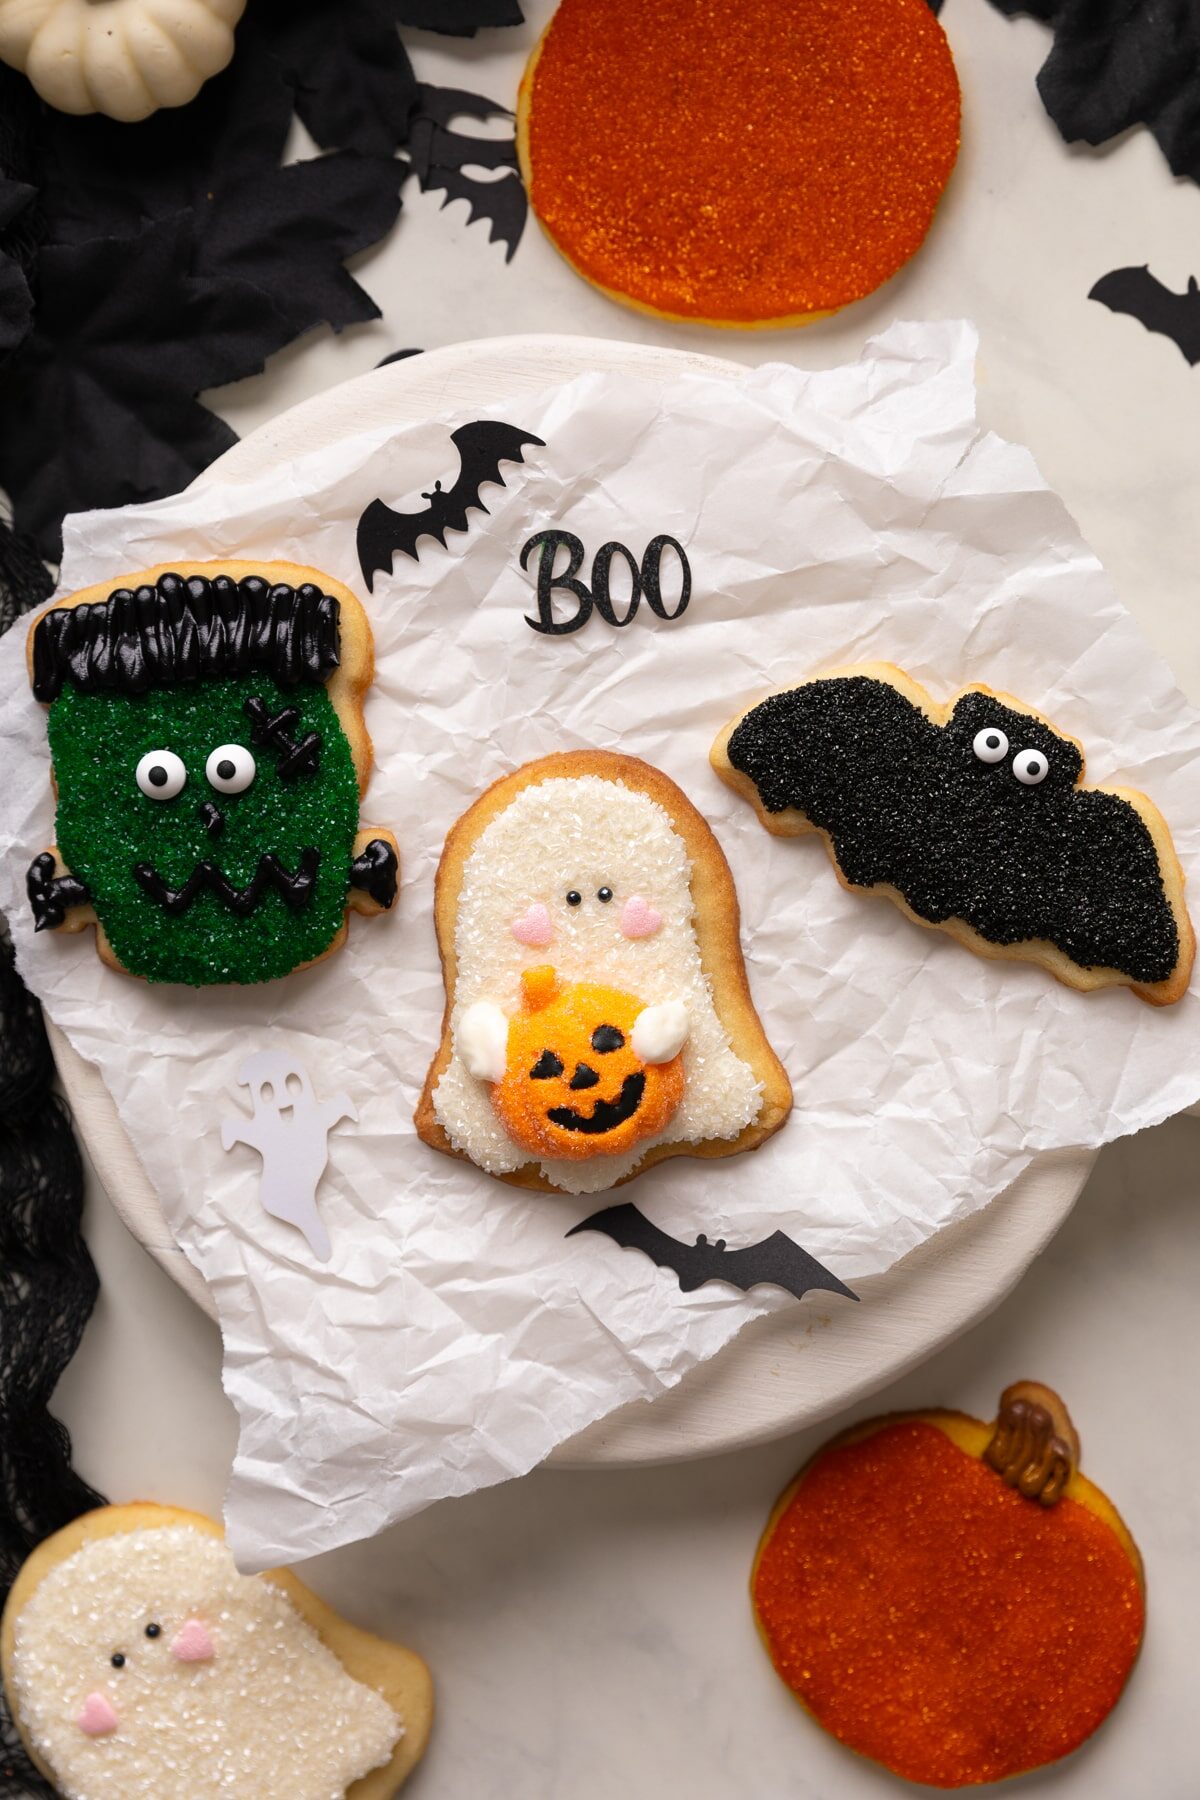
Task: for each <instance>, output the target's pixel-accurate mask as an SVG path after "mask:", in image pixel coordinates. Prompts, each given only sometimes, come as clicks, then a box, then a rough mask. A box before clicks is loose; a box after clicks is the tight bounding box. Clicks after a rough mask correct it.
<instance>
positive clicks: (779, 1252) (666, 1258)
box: [567, 1202, 858, 1300]
mask: <svg viewBox="0 0 1200 1800" xmlns="http://www.w3.org/2000/svg"><path fill="white" fill-rule="evenodd" d="M580 1231H599V1232H602V1233H603V1234H604V1236H605V1237H610V1238H611V1239H612V1241H613V1243H614V1244H619V1245H620V1247H621V1248H622V1250H641V1251H642V1252H643V1254H644V1255H646V1256H648V1257H649V1258H650V1259H651V1261H652V1262H655V1263H657V1265H658V1267H659V1268H660V1269H671V1270H673V1271H674V1273H675V1274H676V1275H677V1276H678V1278H679V1285H680V1287H681V1288H682V1289H683V1291H684V1293H685V1294H690V1293H692V1292H693V1291H694V1290H695V1289H696V1288H698V1287H704V1285H705V1284H706V1283H707V1282H710V1281H727V1282H728V1283H729V1285H730V1287H736V1288H741V1289H742V1291H743V1293H748V1292H749V1290H750V1289H751V1288H752V1287H762V1286H764V1285H769V1286H771V1287H781V1288H786V1289H787V1291H788V1293H789V1294H794V1295H795V1296H796V1298H797V1300H801V1299H803V1297H804V1295H805V1294H807V1293H809V1292H810V1291H811V1290H812V1289H813V1288H824V1289H826V1290H827V1292H829V1293H831V1294H844V1295H845V1297H846V1299H847V1300H857V1299H858V1295H857V1294H855V1293H853V1292H852V1291H851V1290H850V1289H849V1288H848V1287H847V1286H846V1284H845V1282H844V1281H839V1280H838V1278H837V1276H836V1275H831V1274H830V1272H829V1270H828V1269H827V1268H825V1267H824V1265H823V1264H822V1263H819V1262H818V1261H817V1259H816V1257H815V1256H810V1255H809V1254H808V1251H807V1250H802V1249H801V1248H800V1246H799V1244H796V1243H793V1241H792V1239H791V1238H790V1237H788V1235H787V1233H786V1232H784V1231H773V1232H772V1233H771V1235H770V1237H769V1238H763V1240H762V1242H761V1243H758V1244H745V1245H743V1247H742V1248H741V1249H740V1250H729V1249H727V1248H726V1246H725V1239H724V1238H717V1240H716V1242H715V1243H711V1244H710V1243H709V1241H708V1239H707V1238H706V1237H705V1236H704V1234H703V1233H701V1235H700V1236H699V1237H698V1238H697V1239H696V1242H695V1243H694V1244H684V1243H681V1242H680V1240H679V1239H678V1238H673V1237H670V1236H668V1234H667V1233H666V1232H665V1231H660V1230H659V1228H658V1226H657V1225H652V1224H651V1223H650V1220H649V1219H648V1218H647V1217H646V1216H645V1214H644V1213H642V1212H639V1211H638V1209H637V1207H636V1206H633V1205H631V1204H630V1203H629V1202H626V1203H625V1204H624V1205H621V1206H606V1207H605V1208H604V1211H603V1212H598V1213H593V1214H592V1215H591V1217H590V1218H587V1219H584V1220H583V1222H582V1224H580V1225H573V1226H572V1227H571V1229H570V1231H568V1233H567V1236H568V1237H574V1236H575V1235H576V1233H577V1232H580Z"/></svg>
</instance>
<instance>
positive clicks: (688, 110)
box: [517, 0, 960, 326]
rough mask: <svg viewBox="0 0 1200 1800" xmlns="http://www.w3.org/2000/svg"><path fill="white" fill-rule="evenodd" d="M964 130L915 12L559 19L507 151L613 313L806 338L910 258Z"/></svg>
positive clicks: (760, 1)
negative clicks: (805, 329) (806, 327)
mask: <svg viewBox="0 0 1200 1800" xmlns="http://www.w3.org/2000/svg"><path fill="white" fill-rule="evenodd" d="M959 116H960V104H959V88H958V79H957V76H956V74H955V71H954V62H953V59H952V57H951V54H950V48H949V45H948V44H947V42H946V37H945V33H944V32H943V31H942V28H941V26H940V25H939V24H938V21H937V19H936V18H935V17H934V16H933V14H932V12H931V11H930V9H929V7H928V5H927V4H926V0H705V4H704V5H703V6H697V5H696V3H695V0H646V3H645V4H642V5H631V4H630V3H629V0H561V4H560V6H559V8H558V11H557V12H556V13H555V15H554V18H553V19H552V20H551V22H550V25H549V27H548V28H547V30H546V32H545V34H544V35H543V37H542V39H541V42H540V43H539V44H538V46H537V47H536V49H535V51H534V53H533V56H532V57H531V59H530V62H529V66H528V68H527V69H526V72H525V77H524V80H523V82H522V84H521V96H520V102H519V109H518V129H517V144H518V151H519V154H520V158H521V166H522V170H523V173H524V176H525V183H526V187H527V188H528V190H529V195H530V200H531V202H532V205H533V209H534V211H535V213H536V214H537V216H538V218H539V219H540V220H541V222H542V224H543V226H544V227H545V229H546V231H547V232H548V234H549V236H550V238H551V239H552V241H553V242H554V244H555V245H556V246H557V248H558V249H559V250H560V251H561V252H562V254H563V255H564V256H565V257H566V258H567V260H568V262H570V263H571V264H572V265H573V266H574V268H575V269H576V270H577V271H578V272H579V273H580V274H581V275H583V276H585V277H586V279H587V280H589V281H591V282H593V283H594V284H595V285H596V286H597V287H600V288H601V289H603V290H604V292H606V293H607V294H608V295H609V296H610V297H611V298H613V299H615V300H620V301H624V302H625V303H627V304H628V305H631V306H634V307H638V308H640V309H641V310H643V311H648V312H652V313H656V314H658V315H661V316H663V317H666V318H672V319H680V320H697V321H701V322H703V323H706V324H711V325H726V326H758V325H788V324H791V325H797V324H804V323H807V322H808V321H809V320H811V319H813V318H819V317H822V316H823V315H824V314H826V313H829V312H833V311H836V309H837V308H838V307H841V306H845V305H847V304H848V303H849V302H850V301H852V300H861V299H862V298H863V297H864V295H866V294H869V293H871V292H873V290H874V289H875V288H877V287H878V286H879V285H880V283H881V282H884V281H886V280H887V279H888V278H889V276H892V275H894V274H895V273H896V271H897V270H898V269H900V268H901V267H902V266H903V265H904V263H905V262H907V260H908V258H909V257H910V256H912V254H913V252H914V251H915V250H917V249H918V247H919V246H920V244H921V242H922V240H923V238H924V236H925V234H926V232H927V231H928V229H929V225H930V221H931V220H932V218H933V213H934V208H935V207H936V206H937V203H938V200H939V199H940V197H941V194H942V190H943V189H944V187H945V185H946V182H947V180H948V179H949V175H950V171H951V169H952V168H953V167H954V160H955V157H956V156H957V154H958V143H959Z"/></svg>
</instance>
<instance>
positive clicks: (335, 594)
mask: <svg viewBox="0 0 1200 1800" xmlns="http://www.w3.org/2000/svg"><path fill="white" fill-rule="evenodd" d="M27 657H28V664H29V677H30V682H31V684H32V687H33V692H34V694H35V695H36V696H37V698H38V699H39V700H41V701H42V702H44V704H45V705H46V706H47V707H48V708H49V720H48V729H49V739H50V754H51V757H52V758H53V763H54V769H53V779H54V785H55V790H56V794H57V798H58V815H57V834H58V843H57V844H56V845H55V846H54V847H53V848H51V849H49V850H44V851H42V852H41V853H40V854H39V855H38V856H36V857H35V858H34V859H33V862H32V864H31V865H30V869H29V873H28V876H27V887H28V892H29V900H30V904H31V906H32V909H33V914H34V919H35V922H36V926H37V929H38V930H39V931H44V930H50V929H57V928H60V927H61V928H62V929H64V930H66V931H80V930H82V929H83V928H84V927H85V926H87V925H90V924H94V925H95V926H96V945H97V949H98V951H99V953H100V956H101V957H102V958H103V960H104V961H105V962H106V963H108V964H109V965H110V967H112V968H114V969H123V970H125V971H126V972H127V973H128V974H131V975H139V976H142V977H143V978H144V979H145V980H147V981H177V982H185V983H187V984H189V985H190V986H193V987H204V986H207V985H209V984H210V983H213V982H242V983H248V982H258V981H270V980H273V979H274V978H276V977H277V976H281V975H286V974H288V973H289V971H291V970H293V969H300V968H307V967H308V965H309V964H310V963H314V962H318V961H320V959H321V958H322V957H325V956H328V955H330V954H331V953H332V952H333V951H334V950H336V949H338V947H339V946H340V945H341V943H342V942H343V940H344V938H345V936H346V929H347V914H348V912H349V911H354V912H361V913H367V914H372V913H379V912H382V911H385V910H386V909H387V908H388V907H390V906H391V904H392V902H393V900H394V899H395V895H396V882H397V871H398V868H399V861H398V857H397V852H396V841H395V839H394V838H393V836H392V834H391V833H390V832H389V831H382V830H376V829H375V828H373V827H366V826H362V825H361V824H360V822H359V813H358V808H359V800H360V797H361V796H362V794H363V793H364V792H365V790H366V786H367V780H368V777H369V775H370V770H371V740H370V738H369V737H368V736H367V731H366V727H365V725H364V723H363V697H364V695H365V693H366V690H367V688H368V687H369V685H370V682H371V677H372V673H373V670H374V651H373V646H372V642H371V630H370V626H369V625H368V623H367V617H366V614H365V613H364V612H363V609H362V607H361V606H360V605H359V603H358V601H357V600H356V599H355V598H354V596H353V594H351V593H350V591H349V589H348V588H344V587H342V586H341V584H340V583H339V582H335V581H331V580H330V579H329V578H328V577H327V576H325V575H322V574H320V573H319V572H318V571H317V570H315V569H306V568H300V567H298V566H296V565H295V564H293V563H279V562H276V563H270V562H262V563H260V562H253V563H251V562H219V563H215V562H214V563H176V564H174V565H173V566H171V567H170V568H168V567H166V566H165V565H164V566H159V567H158V568H154V569H146V570H143V571H142V572H141V573H139V574H136V575H129V576H126V577H125V578H124V580H122V581H118V582H105V583H103V584H101V585H99V586H96V587H91V588H85V589H84V590H82V592H80V593H76V594H72V595H70V596H69V597H68V598H67V599H65V600H60V601H58V602H57V603H56V604H55V605H54V606H52V607H50V608H49V609H48V611H46V612H44V613H42V614H41V616H40V617H39V618H38V619H37V620H35V622H34V624H33V626H32V627H31V629H30V632H29V638H28V645H27Z"/></svg>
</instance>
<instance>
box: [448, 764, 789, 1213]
mask: <svg viewBox="0 0 1200 1800" xmlns="http://www.w3.org/2000/svg"><path fill="white" fill-rule="evenodd" d="M435 913H436V922H437V933H438V944H439V947H440V949H441V954H442V964H443V969H444V974H445V981H446V1015H445V1020H444V1024H443V1029H442V1042H441V1046H440V1048H439V1050H438V1053H437V1056H436V1057H435V1058H434V1061H433V1066H432V1068H431V1069H430V1071H429V1075H428V1077H427V1079H426V1082H425V1091H424V1093H423V1094H422V1096H421V1102H420V1105H419V1107H418V1109H417V1130H418V1132H419V1133H420V1135H421V1137H422V1138H424V1140H425V1142H426V1143H427V1144H432V1145H433V1146H434V1147H435V1148H436V1149H439V1150H445V1151H449V1152H452V1153H455V1154H458V1155H460V1156H465V1157H469V1158H470V1160H471V1161H472V1162H475V1163H477V1164H478V1165H479V1167H480V1168H481V1169H485V1170H487V1172H488V1173H489V1174H493V1175H499V1176H503V1177H504V1178H505V1179H506V1180H509V1181H513V1182H515V1183H517V1184H518V1185H520V1186H522V1187H535V1188H543V1189H547V1188H549V1189H558V1190H562V1191H564V1192H567V1193H594V1192H596V1191H597V1190H598V1189H600V1188H607V1187H612V1186H613V1185H615V1184H616V1183H617V1182H621V1181H625V1180H628V1178H629V1177H630V1176H631V1175H633V1174H635V1173H636V1172H638V1171H639V1170H642V1169H645V1168H648V1167H649V1166H650V1165H651V1164H652V1163H655V1162H658V1161H661V1159H662V1158H663V1157H666V1156H679V1155H684V1154H687V1155H692V1156H729V1155H731V1154H732V1153H733V1152H734V1151H737V1150H751V1149H754V1148H755V1147H756V1146H757V1145H759V1144H760V1143H762V1141H763V1140H764V1139H765V1138H767V1137H769V1136H770V1135H771V1133H772V1132H773V1131H776V1130H778V1128H779V1126H780V1125H782V1123H783V1121H784V1119H785V1118H786V1117H787V1114H788V1112H789V1110H790V1108H791V1103H792V1094H791V1088H790V1086H789V1083H788V1079H787V1076H786V1075H785V1073H784V1071H783V1069H782V1067H781V1065H780V1063H779V1061H778V1059H777V1058H776V1056H775V1054H774V1052H773V1051H772V1050H771V1047H770V1045H769V1044H768V1043H767V1040H766V1037H765V1036H764V1034H763V1029H762V1026H761V1025H760V1023H759V1020H758V1015H757V1013H756V1012H755V1010H754V1005H753V1002H752V1000H751V998H750V991H749V988H748V986H747V983H746V972H745V968H744V966H743V962H742V951H741V943H740V940H739V936H738V905H737V896H736V894H735V893H734V888H733V879H732V877H731V875H730V873H729V866H728V864H727V863H726V861H725V858H724V856H723V855H722V853H721V850H720V846H719V845H718V844H717V841H716V839H715V838H714V837H713V835H712V832H711V831H710V830H709V828H708V826H707V825H706V824H705V822H704V820H703V819H702V818H701V817H700V815H699V813H698V812H697V811H696V810H695V808H694V807H693V806H692V805H691V804H690V803H689V802H688V801H687V800H686V799H685V798H684V796H683V794H681V793H680V791H679V789H678V788H677V787H676V786H675V785H674V783H673V782H671V781H668V780H667V778H666V777H665V776H664V775H660V774H659V773H658V771H657V770H655V769H652V768H649V767H648V766H647V764H645V763H642V762H638V761H636V760H635V759H634V758H633V757H630V756H616V755H610V754H608V753H607V752H602V751H578V752H568V753H565V754H561V755H557V756H548V757H544V758H543V759H542V760H541V761H540V762H534V763H527V764H526V765H525V767H524V768H523V769H519V770H518V771H517V772H516V774H514V775H510V776H507V777H506V778H505V779H504V780H502V781H498V782H496V783H495V785H494V786H493V787H491V788H489V789H488V791H487V792H486V793H485V794H484V795H483V796H482V798H481V799H479V800H477V801H476V803H475V805H474V806H472V807H471V809H470V810H469V811H468V812H467V813H465V814H464V815H463V817H462V818H461V819H460V820H459V822H458V824H457V825H456V826H455V827H454V829H453V830H452V831H451V833H450V836H449V838H448V839H447V841H446V848H445V850H444V852H443V854H442V860H441V865H440V867H439V869H438V876H437V889H436V897H435Z"/></svg>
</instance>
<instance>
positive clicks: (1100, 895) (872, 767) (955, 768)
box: [712, 663, 1195, 1006]
mask: <svg viewBox="0 0 1200 1800" xmlns="http://www.w3.org/2000/svg"><path fill="white" fill-rule="evenodd" d="M712 764H713V767H714V768H715V769H716V771H717V773H718V774H719V775H720V776H721V777H722V779H723V780H725V781H727V782H728V783H729V785H730V786H731V787H732V788H734V789H735V790H736V791H737V792H738V793H740V794H741V795H743V796H744V798H745V799H747V800H749V801H750V803H751V805H752V806H753V807H754V808H755V811H756V812H757V813H758V816H759V818H760V819H761V821H762V823H763V824H764V825H765V826H766V828H767V830H768V831H771V832H774V833H776V834H777V835H779V836H781V837H799V836H800V835H802V834H803V833H805V832H809V831H817V832H819V833H820V834H821V837H822V838H823V840H824V843H825V847H826V849H827V850H828V852H829V854H830V856H831V858H832V859H833V864H834V868H835V869H836V871H837V874H838V877H839V879H840V880H841V882H842V884H843V886H845V887H848V888H854V889H857V890H860V891H869V892H872V893H878V894H884V895H886V896H887V898H888V899H890V900H892V901H894V902H895V903H896V905H898V906H899V907H900V908H901V910H902V911H903V912H904V913H906V914H907V915H908V917H909V918H910V919H913V920H914V921H915V922H916V923H917V924H919V925H932V926H937V927H939V928H941V929H942V930H944V931H946V932H948V933H949V934H950V935H951V936H952V937H955V938H957V939H958V941H959V942H960V943H962V944H965V945H966V946H967V948H968V949H971V950H975V951H978V952H979V953H980V954H981V955H983V956H989V957H1003V958H1008V959H1011V960H1014V961H1019V962H1031V963H1036V964H1038V965H1039V966H1040V967H1041V968H1043V969H1046V970H1047V971H1048V972H1049V973H1050V974H1051V975H1054V976H1056V977H1057V979H1058V980H1059V981H1062V982H1065V983H1066V984H1067V985H1068V986H1069V987H1073V988H1079V989H1081V990H1084V991H1088V990H1091V989H1095V988H1103V987H1112V986H1117V985H1122V986H1126V987H1129V988H1131V989H1132V990H1133V992H1134V993H1135V994H1136V995H1137V996H1138V997H1139V999H1142V1000H1148V1001H1149V1002H1150V1003H1151V1004H1152V1005H1155V1006H1167V1005H1169V1004H1170V1003H1171V1002H1172V1001H1175V1000H1178V999H1179V998H1180V996H1181V995H1182V994H1183V993H1184V992H1185V991H1186V989H1187V985H1188V981H1189V979H1190V976H1191V970H1192V960H1193V956H1194V954H1195V935H1194V933H1193V930H1192V925H1191V921H1190V920H1189V918H1188V915H1187V912H1186V910H1185V908H1184V902H1183V886H1184V879H1183V871H1182V870H1181V868H1180V866H1179V859H1178V857H1177V856H1176V854H1175V849H1174V846H1173V844H1172V842H1171V836H1170V832H1169V831H1168V830H1167V826H1166V824H1165V822H1164V820H1163V818H1162V816H1161V814H1160V813H1159V812H1158V810H1157V808H1156V807H1155V806H1154V805H1153V804H1152V803H1151V801H1149V800H1148V799H1147V798H1146V796H1145V795H1144V794H1141V793H1138V792H1137V791H1136V790H1135V789H1132V788H1116V787H1114V788H1105V787H1084V786H1083V775H1084V761H1083V751H1082V749H1081V747H1080V746H1079V744H1077V743H1076V741H1075V739H1074V738H1071V737H1067V736H1066V735H1065V734H1064V733H1063V732H1060V731H1058V730H1057V729H1056V728H1055V727H1054V726H1053V725H1051V724H1050V723H1049V721H1048V720H1047V719H1045V718H1043V717H1042V715H1041V714H1040V713H1037V712H1034V711H1033V710H1032V708H1030V707H1027V706H1025V705H1023V704H1022V702H1021V701H1019V700H1014V699H1013V698H1012V697H1011V696H1010V695H1007V694H1000V693H994V692H993V691H992V690H991V689H990V688H986V687H970V688H964V689H963V690H962V692H960V693H958V694H956V695H955V697H954V698H953V699H952V700H950V701H948V702H947V703H946V704H945V705H944V706H943V705H939V704H938V703H937V702H936V701H935V700H933V699H932V698H931V697H930V695H929V694H927V693H926V691H925V689H924V688H923V687H921V686H920V684H919V683H918V682H916V681H914V680H913V679H912V678H911V676H908V675H906V674H905V672H904V671H903V669H898V668H896V667H894V666H893V665H892V664H890V663H868V664H866V665H864V666H863V667H861V668H852V669H836V670H834V671H833V672H832V673H830V674H828V675H821V676H817V677H815V678H814V679H813V680H811V681H806V682H803V683H802V684H801V685H799V686H798V687H794V688H789V689H786V690H784V691H783V692H781V693H778V694H773V695H771V696H769V698H767V699H766V700H762V701H760V702H759V703H758V704H757V705H755V706H752V707H750V708H749V709H748V710H747V711H746V712H744V713H742V714H741V715H740V716H739V717H738V718H736V719H734V720H733V721H732V723H731V724H729V725H727V726H726V728H725V730H724V731H723V732H722V733H721V735H720V736H719V737H718V739H717V741H716V743H715V744H714V745H713V749H712Z"/></svg>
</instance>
